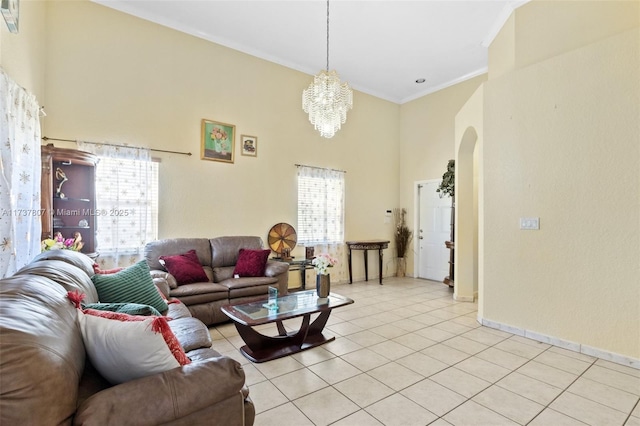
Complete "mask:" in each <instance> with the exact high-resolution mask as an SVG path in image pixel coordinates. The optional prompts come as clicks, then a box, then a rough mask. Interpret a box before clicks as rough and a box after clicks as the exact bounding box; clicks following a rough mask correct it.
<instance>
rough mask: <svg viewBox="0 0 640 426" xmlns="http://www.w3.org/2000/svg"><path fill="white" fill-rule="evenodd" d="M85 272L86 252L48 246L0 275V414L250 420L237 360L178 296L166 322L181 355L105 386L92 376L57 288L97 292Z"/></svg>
mask: <svg viewBox="0 0 640 426" xmlns="http://www.w3.org/2000/svg"><path fill="white" fill-rule="evenodd" d="M93 274H94V271H93V262H92V261H91V259H89V258H88V257H87V256H85V255H83V254H80V253H76V252H72V251H69V250H52V251H48V252H44V253H41V254H40V255H38V256H36V258H35V259H34V260H33V261H32V262H31V263H30V264H28V265H26V266H25V267H24V268H22V269H21V270H20V271H18V272H17V273H16V274H15V275H14V276H12V277H8V278H5V279H2V280H0V424H2V425H71V424H74V425H118V426H122V425H136V426H138V425H159V424H163V425H200V424H216V425H238V426H240V425H247V426H250V425H252V424H253V420H254V417H255V410H254V407H253V403H252V402H251V400H250V399H249V397H248V393H249V391H248V389H247V388H246V386H245V375H244V370H243V369H242V367H241V365H240V364H239V363H238V362H237V361H235V360H233V359H231V358H229V357H225V356H221V355H220V354H219V353H217V352H216V351H215V350H213V349H211V347H210V346H211V337H210V335H209V332H208V329H207V328H206V326H205V325H204V324H202V322H200V321H199V320H197V319H195V318H192V317H191V315H190V313H189V311H188V309H186V307H185V306H184V305H183V304H181V303H170V304H169V305H168V306H169V311H168V312H167V316H168V317H170V318H172V319H171V320H169V321H167V323H168V324H169V326H170V328H171V330H172V331H173V333H174V334H175V336H176V338H177V340H178V342H179V344H180V345H181V347H182V348H183V349H184V351H185V353H186V355H187V356H188V357H189V358H190V359H191V363H190V364H186V365H183V366H180V367H176V368H172V369H169V370H168V371H164V372H162V373H156V374H152V375H148V376H146V377H142V378H138V379H133V380H130V381H125V382H124V383H121V384H118V385H114V386H112V385H110V384H109V383H108V382H107V381H106V380H105V379H104V378H103V377H102V376H100V374H99V373H98V372H97V371H96V370H95V369H94V368H93V367H92V365H91V363H90V362H89V358H88V357H87V356H86V352H85V346H84V342H83V335H82V332H81V329H80V326H79V325H78V318H79V315H80V314H79V312H80V311H79V310H78V309H77V308H76V307H75V306H74V305H73V303H71V302H70V300H69V298H68V296H67V293H68V292H70V291H71V292H73V291H76V290H77V291H79V292H80V293H84V294H85V295H86V296H85V297H86V298H85V302H88V303H95V302H97V301H98V300H97V292H96V290H95V287H94V286H93V283H92V281H91V278H90V277H91V276H92V275H93ZM158 284H159V288H160V290H161V291H162V292H164V293H165V294H166V293H167V292H168V288H163V286H162V283H158Z"/></svg>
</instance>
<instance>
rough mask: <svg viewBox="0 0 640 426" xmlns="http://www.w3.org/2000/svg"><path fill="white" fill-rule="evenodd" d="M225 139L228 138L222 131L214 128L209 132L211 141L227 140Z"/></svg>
mask: <svg viewBox="0 0 640 426" xmlns="http://www.w3.org/2000/svg"><path fill="white" fill-rule="evenodd" d="M227 137H228V135H227V132H225V131H224V130H223V129H220V128H218V127H214V128H213V129H212V130H211V139H216V140H224V139H227Z"/></svg>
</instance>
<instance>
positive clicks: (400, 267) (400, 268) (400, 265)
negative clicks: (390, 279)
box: [396, 257, 407, 277]
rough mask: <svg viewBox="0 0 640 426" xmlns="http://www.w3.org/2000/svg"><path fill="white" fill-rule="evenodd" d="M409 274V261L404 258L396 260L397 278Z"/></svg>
mask: <svg viewBox="0 0 640 426" xmlns="http://www.w3.org/2000/svg"><path fill="white" fill-rule="evenodd" d="M406 273H407V259H405V258H404V257H397V258H396V277H404V276H405V275H406Z"/></svg>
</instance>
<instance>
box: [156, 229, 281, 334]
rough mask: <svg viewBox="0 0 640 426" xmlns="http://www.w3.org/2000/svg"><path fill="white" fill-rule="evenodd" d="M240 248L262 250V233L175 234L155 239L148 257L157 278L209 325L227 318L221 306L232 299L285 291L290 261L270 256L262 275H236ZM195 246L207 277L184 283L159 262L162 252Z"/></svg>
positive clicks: (173, 252)
mask: <svg viewBox="0 0 640 426" xmlns="http://www.w3.org/2000/svg"><path fill="white" fill-rule="evenodd" d="M240 249H250V250H263V249H264V245H263V242H262V239H261V238H260V237H254V236H225V237H217V238H211V239H207V238H172V239H165V240H158V241H152V242H150V243H147V245H146V247H145V259H146V260H147V264H148V265H149V269H150V270H151V274H152V275H153V277H154V279H155V280H156V281H158V280H164V281H165V282H166V285H167V286H169V288H170V290H169V294H170V295H171V297H175V298H177V299H178V300H180V301H181V302H182V303H184V304H185V305H186V306H187V308H189V311H191V315H193V316H194V317H196V318H198V319H199V320H200V321H202V322H203V323H205V324H206V325H213V324H217V323H221V322H225V321H228V320H229V318H227V317H226V316H225V315H224V314H223V313H222V311H221V310H220V307H221V306H223V305H226V304H229V303H232V302H233V303H238V302H242V301H245V300H250V299H255V298H256V297H259V296H263V295H264V296H266V295H267V294H268V292H269V290H268V289H269V287H270V286H274V287H277V288H278V294H279V295H286V294H287V292H288V290H287V288H288V285H289V264H287V263H284V262H277V261H274V260H268V261H267V262H266V269H265V271H264V275H263V276H257V277H234V269H235V266H236V262H237V261H238V253H239V251H240ZM190 250H195V252H196V254H197V256H198V261H199V263H200V265H202V267H203V269H204V272H205V273H206V276H207V281H202V282H194V283H189V284H181V285H179V283H178V282H177V281H176V279H175V278H174V277H173V276H172V275H171V274H170V273H168V272H167V271H166V269H165V268H164V266H163V265H162V264H161V263H160V257H161V256H175V255H180V254H183V253H186V252H188V251H190Z"/></svg>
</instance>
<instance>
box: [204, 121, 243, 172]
mask: <svg viewBox="0 0 640 426" xmlns="http://www.w3.org/2000/svg"><path fill="white" fill-rule="evenodd" d="M201 133H202V135H201V138H202V147H201V152H200V153H201V156H200V158H201V159H203V160H211V161H222V162H224V163H233V153H234V148H235V139H236V126H234V125H233V124H227V123H220V122H218V121H212V120H207V119H204V118H203V119H202V126H201Z"/></svg>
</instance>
